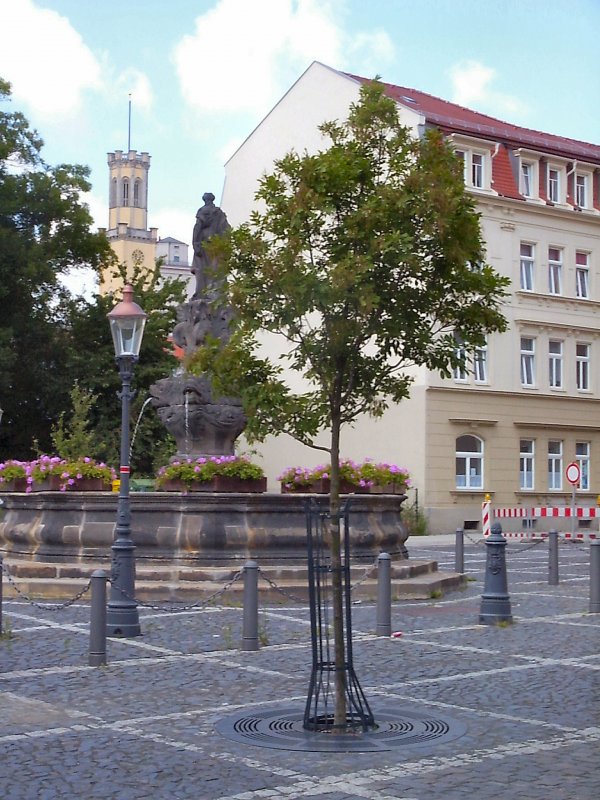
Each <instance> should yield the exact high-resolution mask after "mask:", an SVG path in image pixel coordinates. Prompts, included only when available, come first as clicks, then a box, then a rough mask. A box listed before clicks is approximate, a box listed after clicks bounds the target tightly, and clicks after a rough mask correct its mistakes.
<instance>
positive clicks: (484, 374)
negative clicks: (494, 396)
mask: <svg viewBox="0 0 600 800" xmlns="http://www.w3.org/2000/svg"><path fill="white" fill-rule="evenodd" d="M487 366H488V348H487V343H486V344H484V345H483V346H482V347H476V348H475V352H474V353H473V379H474V381H475V383H487V382H488V369H487Z"/></svg>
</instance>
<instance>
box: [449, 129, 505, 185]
mask: <svg viewBox="0 0 600 800" xmlns="http://www.w3.org/2000/svg"><path fill="white" fill-rule="evenodd" d="M448 138H449V140H450V141H451V142H452V144H453V145H454V147H455V150H454V152H455V155H456V157H457V158H459V159H460V160H461V161H462V163H463V175H464V180H465V186H466V187H467V188H469V189H478V190H479V191H482V192H490V193H491V194H495V192H493V191H492V186H491V177H492V150H493V145H492V143H490V142H487V141H486V140H484V139H471V138H470V137H466V136H459V135H458V134H456V135H455V134H452V135H451V136H449V137H448Z"/></svg>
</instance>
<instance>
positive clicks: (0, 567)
mask: <svg viewBox="0 0 600 800" xmlns="http://www.w3.org/2000/svg"><path fill="white" fill-rule="evenodd" d="M3 580H4V569H3V560H2V553H0V636H2V631H3V628H2V581H3Z"/></svg>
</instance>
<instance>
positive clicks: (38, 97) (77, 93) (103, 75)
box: [0, 0, 153, 122]
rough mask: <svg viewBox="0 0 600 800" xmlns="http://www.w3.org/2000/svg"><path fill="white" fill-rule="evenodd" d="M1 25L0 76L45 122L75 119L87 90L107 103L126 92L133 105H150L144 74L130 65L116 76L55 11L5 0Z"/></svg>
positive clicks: (26, 1)
mask: <svg viewBox="0 0 600 800" xmlns="http://www.w3.org/2000/svg"><path fill="white" fill-rule="evenodd" d="M3 23H4V26H5V30H4V31H3V33H4V35H3V37H2V45H1V46H0V75H2V77H3V78H5V79H6V80H8V81H10V82H11V84H12V94H13V96H14V98H15V100H17V101H19V102H22V103H24V104H26V105H27V106H28V107H29V108H30V109H31V111H32V112H34V113H35V114H37V115H39V116H42V117H46V118H47V119H48V122H52V121H57V120H59V119H60V118H61V117H63V118H64V117H70V118H71V119H74V120H76V115H77V114H78V112H80V110H81V106H82V104H83V101H84V98H85V95H86V93H88V92H96V93H102V94H104V95H105V96H108V97H109V98H110V99H111V100H112V101H114V100H115V99H116V98H118V99H119V100H121V99H122V98H124V97H127V95H128V94H129V93H131V95H132V99H133V101H134V103H135V104H136V107H137V108H140V109H142V110H143V111H148V110H149V109H150V107H151V106H152V102H153V96H152V89H151V86H150V81H149V80H148V77H147V76H146V75H145V74H144V73H142V72H140V71H139V70H137V69H133V68H130V69H127V70H125V71H124V72H123V73H121V74H120V75H115V74H114V71H113V70H112V68H111V66H110V62H109V57H108V55H107V54H102V55H98V54H96V53H94V52H93V51H92V50H91V49H90V48H89V47H88V46H87V44H86V43H85V42H84V40H83V38H82V37H81V35H80V34H79V33H78V32H77V31H76V30H75V28H73V26H72V25H71V23H70V22H69V20H68V19H67V18H66V17H64V16H61V15H60V14H59V13H58V12H56V11H52V10H50V9H47V8H42V7H41V5H40V4H36V3H34V2H33V0H10V5H9V6H8V8H7V9H5V10H3ZM20 32H25V33H24V34H23V35H17V33H20Z"/></svg>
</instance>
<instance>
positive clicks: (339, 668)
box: [329, 413, 346, 726]
mask: <svg viewBox="0 0 600 800" xmlns="http://www.w3.org/2000/svg"><path fill="white" fill-rule="evenodd" d="M330 477H331V494H330V498H329V513H330V517H331V520H330V545H329V546H330V548H331V567H332V572H331V597H332V604H333V642H334V654H335V712H334V720H333V723H334V725H336V726H344V725H345V724H346V670H345V661H346V648H345V642H344V599H343V591H342V546H341V530H340V517H339V511H340V417H339V413H332V415H331V476H330Z"/></svg>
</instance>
